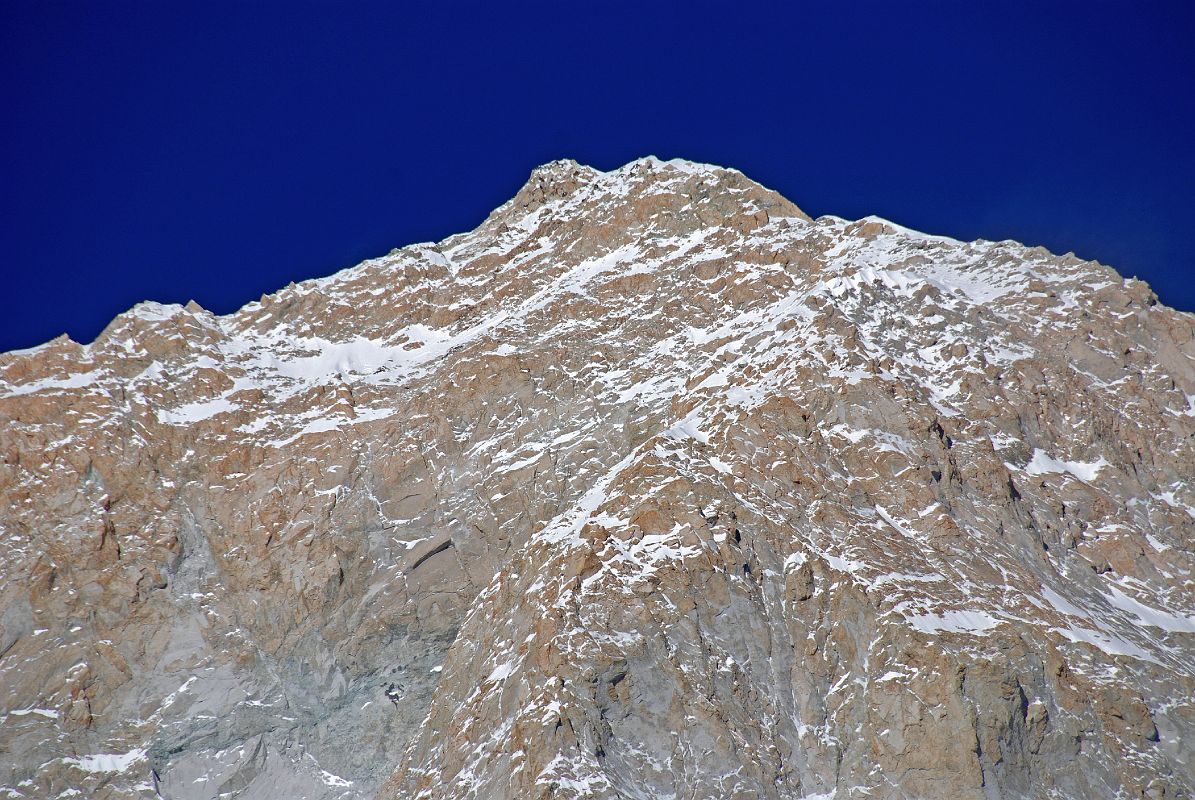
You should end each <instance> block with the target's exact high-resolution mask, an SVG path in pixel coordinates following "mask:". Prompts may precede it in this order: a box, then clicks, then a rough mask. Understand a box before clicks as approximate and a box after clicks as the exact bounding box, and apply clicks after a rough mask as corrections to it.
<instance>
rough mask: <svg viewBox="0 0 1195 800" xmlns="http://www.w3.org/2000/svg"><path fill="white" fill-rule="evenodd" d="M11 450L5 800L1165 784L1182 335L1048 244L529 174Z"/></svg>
mask: <svg viewBox="0 0 1195 800" xmlns="http://www.w3.org/2000/svg"><path fill="white" fill-rule="evenodd" d="M0 455H2V456H3V462H2V465H0V544H2V546H0V796H3V797H4V798H13V799H15V798H63V799H64V800H65V798H71V797H95V798H152V797H163V798H172V799H173V798H178V799H179V800H184V799H188V798H196V799H198V798H217V797H221V798H224V797H228V798H231V797H240V798H311V799H312V800H334V799H339V798H344V799H346V800H347V799H348V798H369V797H380V798H421V799H423V800H432V798H437V799H438V798H478V799H479V800H489V799H491V798H492V799H498V798H554V799H556V800H581V798H591V799H593V800H597V799H599V798H601V799H603V800H605V799H608V798H626V799H627V800H630V799H632V798H634V799H635V800H663V798H678V799H679V798H735V799H736V800H746V799H747V798H759V799H763V798H776V799H779V798H785V799H790V798H805V800H813V798H820V799H821V800H826V799H828V798H836V799H837V798H975V799H976V800H979V798H1020V797H1033V798H1093V797H1100V798H1111V797H1123V798H1139V797H1148V798H1181V797H1191V796H1192V793H1193V792H1195V763H1193V758H1195V582H1193V578H1192V570H1193V568H1195V563H1193V556H1192V554H1193V547H1195V541H1193V534H1195V483H1193V482H1192V478H1193V477H1195V317H1193V316H1192V315H1190V314H1185V313H1180V312H1177V311H1175V310H1173V309H1170V308H1167V307H1165V306H1164V305H1162V304H1159V303H1158V302H1157V301H1156V298H1155V297H1154V295H1153V294H1152V293H1151V292H1150V290H1149V288H1148V287H1147V286H1146V285H1145V284H1143V283H1141V282H1140V281H1136V280H1125V279H1123V278H1122V277H1121V276H1120V275H1118V274H1117V273H1116V272H1115V271H1114V270H1112V269H1110V268H1108V267H1105V266H1101V265H1099V264H1097V263H1092V262H1088V261H1083V260H1081V259H1079V258H1076V257H1074V256H1073V255H1065V256H1056V255H1052V254H1051V253H1049V252H1047V251H1045V250H1043V249H1041V248H1029V247H1024V246H1022V245H1020V244H1017V243H1015V242H1009V241H1005V242H987V241H977V242H960V241H955V240H953V239H949V238H945V237H939V236H928V235H925V234H921V233H917V232H914V231H911V230H908V229H905V228H902V227H900V226H898V225H895V224H893V223H890V222H887V221H885V220H882V219H878V218H867V219H863V220H858V221H847V220H843V219H839V218H835V217H820V218H818V219H811V218H809V217H808V216H807V215H806V214H804V213H803V212H802V211H801V210H800V209H799V208H797V207H796V206H795V205H793V204H792V203H790V202H789V201H787V200H786V199H784V198H783V197H781V196H779V195H778V194H776V193H775V192H773V191H770V190H768V189H766V188H764V187H762V186H760V185H759V184H757V183H755V182H753V181H751V180H750V179H748V178H747V177H745V176H744V175H742V174H741V173H739V172H737V171H734V170H729V169H722V168H718V167H712V166H708V165H701V164H694V163H690V162H687V161H669V162H662V161H659V160H656V159H642V160H639V161H636V162H633V163H631V164H628V165H627V166H625V167H623V168H621V169H618V170H614V171H611V172H600V171H598V170H595V169H591V168H589V167H585V166H581V165H579V164H577V163H575V162H571V161H559V162H554V163H552V164H549V165H547V166H545V167H542V168H540V169H538V170H536V171H535V172H534V173H533V174H532V176H531V179H530V180H529V181H528V183H527V184H526V185H525V186H524V187H523V188H522V189H521V190H520V191H519V192H518V194H517V195H516V196H515V197H514V198H513V199H512V200H510V201H509V202H507V203H506V204H504V205H503V206H501V207H500V208H498V209H497V210H495V211H494V212H493V213H492V214H491V215H490V216H489V218H487V219H486V220H485V221H484V222H483V223H482V224H481V225H480V226H479V227H478V228H477V229H476V230H474V231H472V232H469V233H465V234H460V235H456V236H452V237H449V238H448V239H445V240H444V241H442V242H439V243H435V244H418V245H413V246H410V247H405V248H402V249H399V250H395V251H393V252H391V253H390V254H388V255H386V256H383V257H381V258H376V259H372V260H369V261H366V262H364V263H362V264H360V265H359V266H356V267H353V268H351V269H347V270H344V271H342V272H339V273H337V274H335V275H332V276H330V277H327V278H322V279H319V280H311V281H305V282H303V283H299V284H292V285H291V286H288V287H287V288H285V289H282V290H281V291H279V292H277V293H275V294H272V295H268V296H265V297H262V298H261V300H260V301H259V302H254V303H250V304H248V305H246V306H245V307H244V308H242V309H241V310H239V311H237V312H236V313H233V314H230V315H227V316H216V315H214V314H211V313H209V312H207V311H205V310H203V309H202V308H200V307H199V306H197V305H195V304H189V305H188V306H186V307H182V306H173V305H171V306H167V305H159V304H154V303H143V304H141V305H138V306H136V307H135V308H133V309H132V310H131V311H129V312H127V313H125V314H122V315H120V316H118V317H117V318H116V319H115V320H113V322H112V323H111V324H110V325H109V326H108V328H107V329H106V330H105V331H104V332H103V333H102V334H101V335H100V336H99V337H98V338H97V339H96V341H95V342H93V343H92V344H89V345H81V344H77V343H75V342H72V341H70V340H69V339H67V338H65V337H62V338H59V339H56V340H54V341H52V342H49V343H47V344H45V345H42V346H40V347H36V348H33V349H30V350H24V351H19V352H13V353H7V354H4V355H3V356H0Z"/></svg>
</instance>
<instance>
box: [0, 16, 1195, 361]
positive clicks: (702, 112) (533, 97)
mask: <svg viewBox="0 0 1195 800" xmlns="http://www.w3.org/2000/svg"><path fill="white" fill-rule="evenodd" d="M641 5H642V6H643V7H642V8H640V6H641ZM838 5H839V4H835V3H828V2H817V3H798V4H779V3H777V4H775V5H771V4H767V3H743V4H729V3H720V4H702V3H696V4H694V3H676V4H664V3H659V4H638V3H634V4H631V3H628V4H618V3H614V4H607V3H543V4H529V3H486V4H476V5H474V4H436V3H420V4H416V3H402V2H394V3H380V4H376V5H373V4H369V3H362V2H353V3H345V4H333V3H331V2H319V3H311V2H286V3H274V2H266V1H265V0H258V1H257V2H248V1H246V2H237V3H228V2H204V3H198V2H183V0H170V1H169V2H122V1H121V0H103V2H83V0H76V1H75V2H67V3H63V2H41V1H39V2H20V1H19V0H4V2H3V3H2V4H0V108H3V109H4V111H3V119H4V121H3V124H2V125H0V141H2V145H3V146H2V149H0V152H2V156H0V165H2V166H0V182H2V185H3V190H2V191H0V203H2V207H0V258H3V263H4V271H5V283H4V286H5V291H3V292H0V349H8V348H12V347H23V346H29V345H33V344H35V343H38V342H41V341H44V340H46V339H49V338H51V337H53V336H55V335H57V334H59V333H61V332H63V331H67V332H69V333H70V335H71V336H72V337H73V338H75V339H77V340H79V341H85V342H86V341H90V340H91V339H93V338H94V337H95V335H96V334H97V333H98V332H99V331H100V330H101V329H102V328H103V326H104V325H105V324H106V323H107V322H108V320H109V319H111V317H112V316H114V315H115V314H117V313H119V312H120V311H122V310H124V309H126V308H128V307H129V306H131V305H132V304H133V303H135V302H137V301H139V300H142V299H154V300H159V301H174V302H185V301H187V300H188V299H191V298H194V299H196V300H197V301H198V302H199V303H200V304H201V305H203V306H204V307H206V308H210V309H212V310H214V311H217V312H221V313H224V312H229V311H232V310H233V309H235V308H237V307H238V306H240V305H241V304H243V303H245V302H247V301H249V300H252V299H256V297H257V296H258V295H260V294H261V293H262V292H267V291H272V290H274V289H277V288H279V287H281V286H283V285H285V284H286V283H287V282H289V281H291V280H301V279H303V278H307V277H313V276H317V275H324V274H328V273H331V272H333V271H335V270H337V269H339V268H342V267H345V266H349V265H351V264H353V263H355V262H357V261H359V260H361V259H363V258H366V257H369V256H374V255H379V254H381V253H384V252H386V251H387V250H389V249H390V248H391V247H394V246H399V245H403V244H408V243H411V242H415V241H421V240H429V239H438V238H441V237H443V236H445V235H448V234H450V233H453V232H456V231H460V230H466V229H469V228H472V227H474V226H475V225H476V224H477V223H478V222H479V221H480V220H481V219H482V218H483V217H484V216H485V214H486V213H487V212H488V211H489V210H490V209H492V208H493V207H494V206H496V205H498V204H499V203H501V202H502V201H504V200H506V199H507V198H508V197H509V196H510V195H511V194H513V193H514V192H515V191H516V190H517V189H518V187H519V186H520V185H521V184H522V182H523V181H524V180H525V178H526V176H527V173H528V172H529V171H530V170H531V168H532V167H534V166H535V165H536V164H539V163H542V162H544V161H549V160H551V159H554V158H560V157H571V158H575V159H577V160H579V161H582V162H584V163H588V164H592V165H594V166H597V167H600V168H603V169H609V168H612V167H615V166H619V165H621V164H622V163H624V162H626V161H628V160H631V159H633V158H635V157H638V156H641V155H646V154H649V153H650V154H656V155H658V156H660V157H663V158H669V157H676V156H680V157H684V158H690V159H694V160H701V161H711V162H714V163H719V164H726V165H729V166H734V167H737V168H739V169H741V170H743V171H744V172H746V173H747V174H748V175H750V176H751V177H753V178H755V179H757V180H759V181H761V182H763V183H765V184H767V185H769V186H771V187H773V188H776V189H778V190H780V191H781V192H782V193H784V194H785V195H786V196H788V197H789V198H791V199H792V200H793V201H794V202H796V203H797V204H798V205H800V206H802V207H803V208H804V209H805V210H806V211H808V212H809V213H811V214H813V215H815V216H816V215H819V214H826V213H831V214H837V215H840V216H845V217H859V216H864V215H867V214H873V213H874V214H879V215H881V216H884V217H888V218H890V219H893V220H895V221H897V222H901V223H903V224H906V225H909V226H912V227H916V228H920V229H923V230H927V231H930V232H936V233H948V234H951V235H953V236H956V237H960V238H976V237H984V238H988V239H1002V238H1015V239H1019V240H1022V241H1025V242H1027V243H1030V244H1043V245H1045V246H1047V247H1049V248H1050V249H1051V250H1054V251H1056V252H1065V251H1068V250H1073V251H1075V252H1077V253H1078V254H1079V255H1080V256H1083V257H1086V258H1095V259H1099V260H1101V261H1103V262H1105V263H1109V264H1112V265H1113V266H1116V267H1117V268H1118V269H1120V270H1121V272H1123V273H1125V274H1128V275H1134V274H1135V275H1138V276H1140V277H1143V278H1145V279H1146V280H1148V281H1149V282H1150V283H1151V284H1152V285H1153V286H1154V288H1155V290H1156V291H1157V292H1158V293H1159V294H1160V296H1161V298H1162V300H1163V301H1164V302H1166V303H1169V304H1170V305H1174V306H1177V307H1179V308H1184V309H1195V286H1193V285H1192V284H1193V281H1192V278H1195V247H1193V243H1192V241H1191V239H1192V233H1193V232H1195V231H1193V229H1195V225H1193V224H1192V220H1195V153H1193V146H1195V45H1193V42H1195V3H1191V2H1174V3H1167V2H1148V3H1139V2H1134V3H1109V2H1098V3H1091V2H1084V3H1071V2H1053V1H1051V2H1045V3H1039V2H1033V3H1023V4H1022V3H1003V4H1002V3H996V2H983V3H964V2H939V3H917V2H912V3H889V2H883V3H874V4H873V3H863V2H860V3H850V4H844V5H847V6H849V7H850V8H849V9H839V8H837V6H838ZM341 7H345V8H347V9H348V10H345V8H341ZM567 8H573V9H574V10H571V11H566V10H562V9H567ZM732 8H733V9H735V10H734V11H731V9H732ZM579 9H584V10H579Z"/></svg>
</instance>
